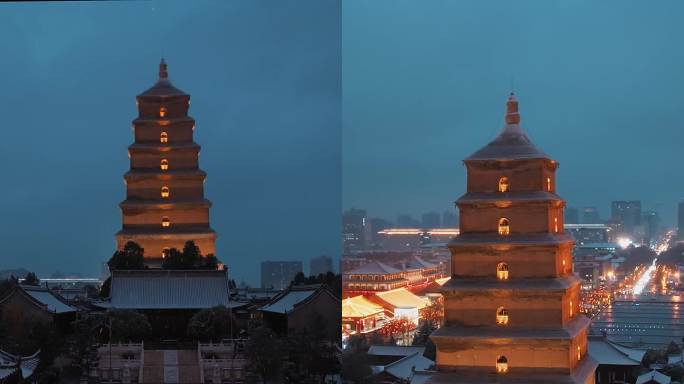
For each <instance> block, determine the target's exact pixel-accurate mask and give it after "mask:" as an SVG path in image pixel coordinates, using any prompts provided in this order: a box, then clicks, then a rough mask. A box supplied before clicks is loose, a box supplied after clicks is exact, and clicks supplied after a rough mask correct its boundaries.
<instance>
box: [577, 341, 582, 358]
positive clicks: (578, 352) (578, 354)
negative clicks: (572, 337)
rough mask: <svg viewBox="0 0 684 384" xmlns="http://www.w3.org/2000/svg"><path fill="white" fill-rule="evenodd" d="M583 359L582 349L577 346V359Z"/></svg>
mask: <svg viewBox="0 0 684 384" xmlns="http://www.w3.org/2000/svg"><path fill="white" fill-rule="evenodd" d="M580 360H582V350H581V349H580V346H579V345H578V346H577V361H580Z"/></svg>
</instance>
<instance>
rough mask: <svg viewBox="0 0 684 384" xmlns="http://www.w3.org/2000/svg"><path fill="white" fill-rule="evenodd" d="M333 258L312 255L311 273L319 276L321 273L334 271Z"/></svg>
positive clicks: (310, 262)
mask: <svg viewBox="0 0 684 384" xmlns="http://www.w3.org/2000/svg"><path fill="white" fill-rule="evenodd" d="M332 269H333V267H332V258H330V257H328V256H325V255H321V256H318V257H312V258H311V260H310V261H309V275H313V276H318V275H320V274H321V273H328V272H332Z"/></svg>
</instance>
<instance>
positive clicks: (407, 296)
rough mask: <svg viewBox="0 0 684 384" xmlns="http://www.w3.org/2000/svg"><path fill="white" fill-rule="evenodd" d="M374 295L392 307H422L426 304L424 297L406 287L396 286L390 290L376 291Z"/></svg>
mask: <svg viewBox="0 0 684 384" xmlns="http://www.w3.org/2000/svg"><path fill="white" fill-rule="evenodd" d="M375 296H377V297H378V298H379V299H381V300H383V301H385V302H386V303H388V304H389V305H391V306H392V307H394V308H417V309H423V308H425V307H426V306H427V304H428V302H427V300H426V299H423V298H421V297H420V296H416V295H414V294H413V293H411V292H410V291H409V290H407V289H406V288H397V289H393V290H391V291H385V292H379V293H376V294H375Z"/></svg>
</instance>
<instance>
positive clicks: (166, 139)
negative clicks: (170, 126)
mask: <svg viewBox="0 0 684 384" xmlns="http://www.w3.org/2000/svg"><path fill="white" fill-rule="evenodd" d="M159 142H160V143H162V144H166V143H168V142H169V134H168V133H166V132H162V133H161V134H159Z"/></svg>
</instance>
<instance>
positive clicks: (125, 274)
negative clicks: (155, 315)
mask: <svg viewBox="0 0 684 384" xmlns="http://www.w3.org/2000/svg"><path fill="white" fill-rule="evenodd" d="M217 305H224V306H228V279H227V277H226V271H225V270H169V269H158V270H157V269H145V270H137V271H112V283H111V299H110V305H109V306H110V307H112V308H121V309H203V308H211V307H214V306H217Z"/></svg>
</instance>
